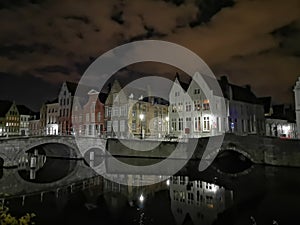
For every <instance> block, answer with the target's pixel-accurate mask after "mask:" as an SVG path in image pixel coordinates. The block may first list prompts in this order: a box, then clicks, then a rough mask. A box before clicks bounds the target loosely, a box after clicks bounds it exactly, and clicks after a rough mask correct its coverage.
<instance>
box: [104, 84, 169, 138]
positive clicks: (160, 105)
mask: <svg viewBox="0 0 300 225" xmlns="http://www.w3.org/2000/svg"><path fill="white" fill-rule="evenodd" d="M148 93H149V90H148V91H146V90H142V89H136V88H132V87H126V88H124V89H122V87H121V85H120V83H119V82H118V81H117V80H115V81H114V83H113V84H112V86H111V88H110V90H109V95H108V97H107V99H106V102H105V125H106V132H105V133H106V136H107V137H119V138H133V137H136V138H148V139H151V138H154V139H156V138H162V137H164V136H165V135H166V134H167V132H168V121H167V120H168V104H167V103H166V102H164V101H163V100H162V99H159V98H155V97H153V96H150V95H149V94H148ZM144 96H149V97H144Z"/></svg>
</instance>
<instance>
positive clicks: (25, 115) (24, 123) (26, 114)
mask: <svg viewBox="0 0 300 225" xmlns="http://www.w3.org/2000/svg"><path fill="white" fill-rule="evenodd" d="M17 108H18V111H19V115H20V130H19V132H20V133H19V134H20V135H21V136H28V135H29V120H30V119H31V118H32V117H33V112H32V111H31V110H30V109H28V108H27V107H26V106H25V105H17Z"/></svg>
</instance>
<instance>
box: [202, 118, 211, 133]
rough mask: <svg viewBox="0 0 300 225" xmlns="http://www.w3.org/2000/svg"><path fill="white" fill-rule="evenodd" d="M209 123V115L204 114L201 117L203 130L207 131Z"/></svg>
mask: <svg viewBox="0 0 300 225" xmlns="http://www.w3.org/2000/svg"><path fill="white" fill-rule="evenodd" d="M209 130H210V124H209V116H204V118H203V131H209Z"/></svg>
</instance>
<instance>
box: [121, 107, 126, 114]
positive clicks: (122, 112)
mask: <svg viewBox="0 0 300 225" xmlns="http://www.w3.org/2000/svg"><path fill="white" fill-rule="evenodd" d="M126 115H127V108H126V105H123V106H121V116H126Z"/></svg>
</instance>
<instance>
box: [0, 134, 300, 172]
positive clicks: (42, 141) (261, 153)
mask: <svg viewBox="0 0 300 225" xmlns="http://www.w3.org/2000/svg"><path fill="white" fill-rule="evenodd" d="M207 141H208V138H207V137H206V138H200V139H199V140H198V145H197V150H196V154H195V156H194V157H195V158H198V159H200V158H201V157H202V154H203V150H204V149H205V145H206V143H207ZM124 142H127V143H128V144H129V145H130V146H133V147H134V146H135V145H136V147H137V149H139V148H140V146H142V145H147V146H150V145H153V146H157V147H156V150H155V151H152V150H151V151H134V150H132V149H129V148H128V147H126V146H124ZM157 143H158V142H157V141H141V140H135V141H133V140H123V141H122V142H120V141H118V140H116V139H108V140H107V141H106V140H104V139H100V138H88V137H83V138H77V139H76V141H75V138H74V137H73V136H41V137H20V138H11V139H0V158H2V159H3V160H4V166H5V167H13V166H18V162H19V160H20V158H21V157H22V156H23V155H24V154H25V153H26V152H28V151H29V150H32V149H34V148H38V147H39V146H45V147H44V150H45V151H46V155H47V156H48V157H49V156H51V157H60V158H71V159H72V158H73V159H74V158H82V155H84V154H85V152H87V151H89V150H90V149H93V148H97V149H100V154H103V155H104V154H105V153H104V150H105V149H106V148H107V150H108V151H109V152H111V154H112V155H118V156H128V157H146V158H165V157H168V155H169V154H170V153H171V152H172V151H173V150H174V146H176V145H177V144H178V143H177V142H170V141H163V142H161V143H160V144H159V145H157ZM51 144H60V145H61V146H67V148H66V147H65V149H64V150H61V148H53V147H49V145H51ZM47 145H48V147H47ZM78 146H79V147H80V149H81V151H79V148H78ZM133 149H135V147H134V148H133ZM227 150H230V151H236V152H239V153H240V154H242V155H244V156H245V157H247V158H248V159H250V160H251V161H252V162H254V163H258V164H268V165H277V166H296V167H298V166H300V140H292V139H279V138H273V137H265V136H258V135H247V136H237V135H234V134H226V135H225V138H224V141H223V144H222V146H221V149H216V150H215V151H217V152H220V151H227ZM98 151H99V150H98Z"/></svg>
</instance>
